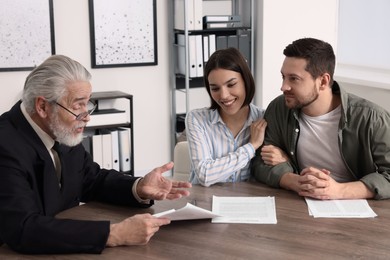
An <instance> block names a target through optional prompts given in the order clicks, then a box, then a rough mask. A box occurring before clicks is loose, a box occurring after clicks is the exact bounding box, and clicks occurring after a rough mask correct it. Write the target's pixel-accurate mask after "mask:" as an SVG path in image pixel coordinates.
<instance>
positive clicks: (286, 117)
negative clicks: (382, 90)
mask: <svg viewBox="0 0 390 260" xmlns="http://www.w3.org/2000/svg"><path fill="white" fill-rule="evenodd" d="M332 91H333V94H334V95H341V103H342V110H341V111H342V115H341V118H340V123H339V131H338V140H339V147H340V151H341V156H342V159H343V160H344V162H345V163H346V165H347V168H348V169H349V171H350V173H351V174H352V176H354V177H355V178H356V180H360V181H362V182H363V183H365V185H366V186H367V187H368V188H369V189H370V190H371V191H372V192H374V193H375V199H387V198H390V113H389V112H387V111H386V110H385V109H383V108H381V107H379V106H377V105H375V104H374V103H372V102H370V101H367V100H365V99H363V98H360V97H357V96H355V95H352V94H349V93H347V92H345V91H344V90H343V89H341V88H340V87H339V85H338V83H337V82H334V84H333V86H332ZM298 117H299V110H296V109H288V108H287V107H286V105H285V101H284V96H283V95H281V96H279V97H277V98H276V99H274V100H273V101H272V102H271V103H270V105H269V106H268V108H267V110H266V112H265V115H264V118H265V119H266V120H267V123H268V124H267V130H266V136H265V140H264V144H273V145H275V146H278V147H279V148H281V149H282V150H283V151H284V152H286V153H287V154H288V155H289V157H290V160H289V162H285V163H281V164H278V165H276V166H268V165H265V164H264V162H263V160H262V159H261V155H260V151H261V148H259V149H258V150H257V151H256V156H255V157H254V158H253V159H252V162H251V174H252V175H253V176H254V177H255V179H256V180H258V181H260V182H263V183H266V184H268V185H270V186H273V187H279V181H280V179H281V177H282V176H283V175H284V174H286V173H288V172H293V173H297V174H298V173H299V172H300V171H301V169H299V166H298V161H297V156H296V149H297V141H298V138H299V131H300V129H299V122H298ZM307 149H315V147H307Z"/></svg>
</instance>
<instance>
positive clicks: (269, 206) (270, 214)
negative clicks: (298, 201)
mask: <svg viewBox="0 0 390 260" xmlns="http://www.w3.org/2000/svg"><path fill="white" fill-rule="evenodd" d="M213 212H214V213H216V214H218V215H221V217H216V218H213V219H212V223H248V224H276V223H277V220H276V210H275V197H217V196H213Z"/></svg>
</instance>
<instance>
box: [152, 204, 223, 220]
mask: <svg viewBox="0 0 390 260" xmlns="http://www.w3.org/2000/svg"><path fill="white" fill-rule="evenodd" d="M153 216H155V217H164V218H169V219H170V220H172V221H173V220H190V219H206V218H214V217H218V216H219V215H218V214H214V213H213V212H211V211H209V210H206V209H202V208H199V207H197V206H194V205H192V204H190V203H187V205H185V206H184V207H183V208H180V209H177V210H176V209H170V210H167V211H164V212H160V213H157V214H154V215H153Z"/></svg>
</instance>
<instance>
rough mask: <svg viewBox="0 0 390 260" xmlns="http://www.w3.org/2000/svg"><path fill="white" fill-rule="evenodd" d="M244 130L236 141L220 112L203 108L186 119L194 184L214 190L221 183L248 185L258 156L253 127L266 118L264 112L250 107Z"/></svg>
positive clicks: (191, 178)
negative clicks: (243, 183) (253, 144)
mask: <svg viewBox="0 0 390 260" xmlns="http://www.w3.org/2000/svg"><path fill="white" fill-rule="evenodd" d="M249 107H250V113H249V117H248V119H247V121H246V122H245V124H244V127H243V128H242V129H241V131H240V132H239V133H238V134H237V136H236V137H235V138H234V136H233V134H232V133H231V131H230V129H229V128H228V127H227V126H226V125H225V123H224V122H223V121H222V118H221V116H220V115H219V112H218V110H211V109H209V108H200V109H195V110H192V111H190V112H189V113H188V114H187V117H186V134H187V139H188V144H189V149H190V157H191V175H190V182H191V183H193V184H201V185H203V186H210V185H212V184H215V183H218V182H239V181H245V180H247V179H248V178H249V175H250V169H249V165H250V163H249V162H250V160H251V159H252V158H253V157H254V156H255V149H254V147H253V146H252V144H251V143H249V138H250V125H251V123H252V122H253V121H256V120H259V119H262V118H263V115H264V110H263V109H260V108H258V107H256V106H255V105H253V104H250V106H249Z"/></svg>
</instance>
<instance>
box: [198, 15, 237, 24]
mask: <svg viewBox="0 0 390 260" xmlns="http://www.w3.org/2000/svg"><path fill="white" fill-rule="evenodd" d="M223 22H225V23H226V22H241V16H239V15H206V16H204V17H203V23H223Z"/></svg>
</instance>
